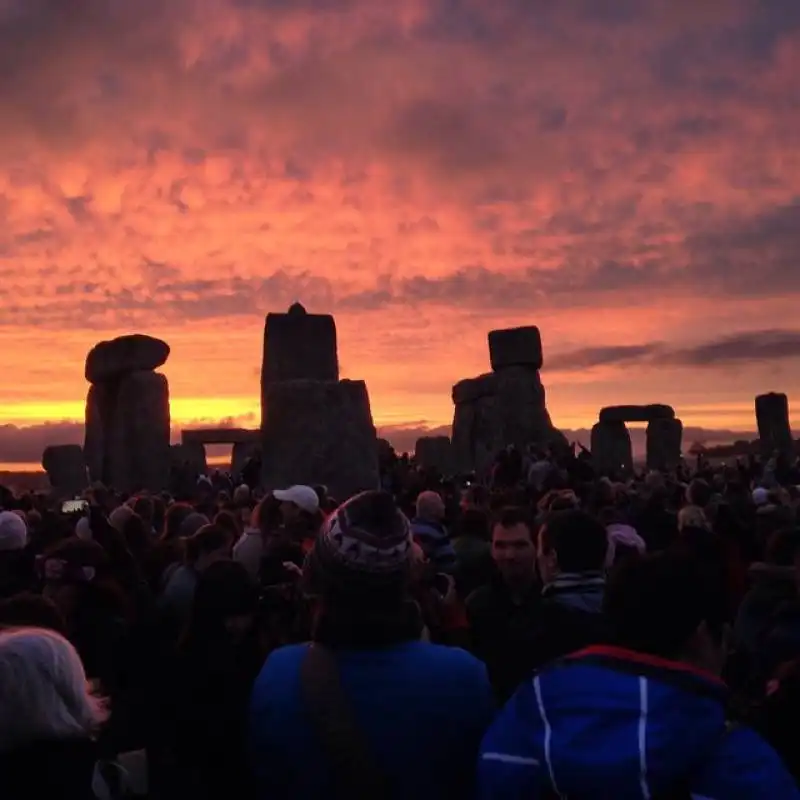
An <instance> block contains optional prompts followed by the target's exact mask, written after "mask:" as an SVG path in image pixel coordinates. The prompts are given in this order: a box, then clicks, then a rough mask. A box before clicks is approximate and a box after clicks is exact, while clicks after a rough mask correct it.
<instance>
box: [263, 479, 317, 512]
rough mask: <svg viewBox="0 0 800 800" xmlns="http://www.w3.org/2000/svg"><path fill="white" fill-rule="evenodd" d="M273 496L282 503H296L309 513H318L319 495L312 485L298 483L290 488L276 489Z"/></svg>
mask: <svg viewBox="0 0 800 800" xmlns="http://www.w3.org/2000/svg"><path fill="white" fill-rule="evenodd" d="M272 496H273V497H274V498H275V499H276V500H280V501H281V502H282V503H294V504H295V505H296V506H297V507H298V508H299V509H301V510H302V511H306V512H307V513H309V514H316V513H317V511H319V496H318V495H317V493H316V492H315V491H314V490H313V489H312V488H311V487H310V486H303V485H302V484H297V485H295V486H290V487H289V488H288V489H276V490H275V491H274V492H273V493H272Z"/></svg>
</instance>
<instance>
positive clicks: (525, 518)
mask: <svg viewBox="0 0 800 800" xmlns="http://www.w3.org/2000/svg"><path fill="white" fill-rule="evenodd" d="M515 525H524V526H525V527H526V528H527V529H528V531H529V532H530V535H531V539H533V536H534V524H533V518H532V516H531V513H530V511H529V510H528V509H527V508H525V507H524V506H506V507H505V508H501V509H500V510H499V511H498V512H497V513H496V514H495V515H494V517H493V518H492V528H491V535H492V536H494V531H495V529H496V528H498V527H499V528H513V527H514V526H515Z"/></svg>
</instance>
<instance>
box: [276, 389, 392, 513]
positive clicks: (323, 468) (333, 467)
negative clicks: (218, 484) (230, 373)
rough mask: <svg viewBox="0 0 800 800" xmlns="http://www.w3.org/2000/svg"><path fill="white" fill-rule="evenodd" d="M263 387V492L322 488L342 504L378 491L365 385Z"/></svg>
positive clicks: (378, 479) (378, 481)
mask: <svg viewBox="0 0 800 800" xmlns="http://www.w3.org/2000/svg"><path fill="white" fill-rule="evenodd" d="M265 389H266V391H265V398H264V420H263V425H262V448H261V451H262V461H263V480H264V485H265V487H266V488H267V489H275V488H280V487H283V486H289V485H291V484H295V483H304V484H324V485H325V486H327V487H328V488H329V489H330V491H331V493H332V495H333V496H334V497H336V499H337V500H340V501H343V500H345V499H347V498H348V497H350V496H352V495H353V494H356V493H357V492H360V491H363V490H366V489H376V488H378V487H379V485H380V477H379V471H378V444H377V438H376V435H375V426H374V424H373V422H372V413H371V410H370V405H369V395H368V394H367V386H366V384H365V383H364V381H348V380H344V381H338V382H337V381H312V380H295V381H276V382H272V383H268V384H267V385H266V387H265Z"/></svg>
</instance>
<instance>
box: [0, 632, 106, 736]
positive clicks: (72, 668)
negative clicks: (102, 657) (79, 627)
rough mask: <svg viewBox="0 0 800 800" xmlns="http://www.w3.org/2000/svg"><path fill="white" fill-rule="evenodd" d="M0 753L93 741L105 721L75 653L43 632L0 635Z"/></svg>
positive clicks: (62, 640) (103, 709)
mask: <svg viewBox="0 0 800 800" xmlns="http://www.w3.org/2000/svg"><path fill="white" fill-rule="evenodd" d="M0 708H2V709H3V713H2V714H0V751H5V750H11V749H14V748H15V747H20V746H23V745H27V744H31V743H34V742H37V741H42V740H45V739H77V738H84V737H89V736H91V735H92V734H93V733H94V732H96V731H97V729H98V728H99V726H100V725H101V724H102V723H103V722H104V721H105V720H106V718H107V716H108V713H107V710H106V706H105V704H104V702H103V701H102V700H101V699H100V698H98V697H96V696H95V695H94V694H92V692H91V691H90V690H89V687H88V684H87V681H86V673H85V672H84V669H83V664H82V663H81V659H80V656H79V655H78V653H77V651H76V650H75V648H74V647H73V646H72V645H71V644H70V643H69V642H68V641H67V640H66V639H65V638H64V637H63V636H61V635H60V634H58V633H56V632H55V631H50V630H45V629H43V628H16V629H12V630H7V631H0Z"/></svg>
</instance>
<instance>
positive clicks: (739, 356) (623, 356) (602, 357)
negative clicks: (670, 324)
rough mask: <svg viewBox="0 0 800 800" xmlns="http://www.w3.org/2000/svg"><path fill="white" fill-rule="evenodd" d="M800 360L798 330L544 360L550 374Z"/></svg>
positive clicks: (607, 348)
mask: <svg viewBox="0 0 800 800" xmlns="http://www.w3.org/2000/svg"><path fill="white" fill-rule="evenodd" d="M795 358H800V331H794V330H762V331H748V332H743V333H736V334H732V335H730V336H724V337H720V338H717V339H712V340H710V341H707V342H701V343H699V344H696V345H691V346H688V347H682V348H674V347H670V346H669V345H667V344H665V343H664V342H647V343H644V344H638V345H608V346H602V347H586V348H582V349H579V350H573V351H570V352H567V353H560V354H555V355H554V356H552V357H549V358H548V359H547V362H546V364H545V367H546V368H547V369H550V370H553V371H565V372H570V371H577V370H581V369H592V368H594V367H604V366H625V365H627V364H640V365H651V366H671V367H728V366H731V365H733V364H756V363H769V362H775V361H786V360H789V359H795Z"/></svg>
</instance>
